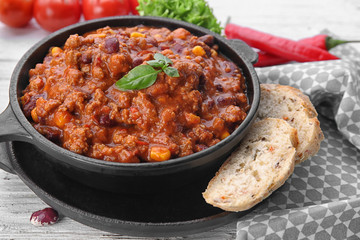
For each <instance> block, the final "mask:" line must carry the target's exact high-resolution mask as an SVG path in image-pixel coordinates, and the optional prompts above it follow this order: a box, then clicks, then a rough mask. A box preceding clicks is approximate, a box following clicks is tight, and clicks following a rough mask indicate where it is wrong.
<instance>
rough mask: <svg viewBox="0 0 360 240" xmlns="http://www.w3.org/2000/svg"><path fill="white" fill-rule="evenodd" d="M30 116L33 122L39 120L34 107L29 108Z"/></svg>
mask: <svg viewBox="0 0 360 240" xmlns="http://www.w3.org/2000/svg"><path fill="white" fill-rule="evenodd" d="M31 118H32V119H33V120H34V122H36V123H38V122H39V117H38V115H37V112H36V108H34V109H33V110H31Z"/></svg>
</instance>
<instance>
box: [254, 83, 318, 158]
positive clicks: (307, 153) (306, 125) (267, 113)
mask: <svg viewBox="0 0 360 240" xmlns="http://www.w3.org/2000/svg"><path fill="white" fill-rule="evenodd" d="M260 87H261V100H260V106H259V111H258V119H264V118H268V117H271V118H281V119H284V120H286V121H287V122H288V123H289V124H290V125H291V126H292V127H294V128H296V129H297V132H298V136H299V145H298V147H297V149H296V152H297V153H296V162H295V163H296V164H298V163H301V162H303V161H305V160H306V159H308V158H309V157H311V156H313V155H315V154H316V153H317V152H318V151H319V149H320V143H321V141H322V140H323V139H324V135H323V133H322V131H321V128H320V123H319V120H318V119H317V112H316V110H315V108H314V106H313V105H312V103H311V102H310V99H309V98H308V96H306V95H305V94H303V93H302V92H301V91H300V90H299V89H296V88H293V87H290V86H284V85H279V84H261V85H260Z"/></svg>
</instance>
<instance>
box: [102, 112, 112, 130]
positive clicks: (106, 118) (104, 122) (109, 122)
mask: <svg viewBox="0 0 360 240" xmlns="http://www.w3.org/2000/svg"><path fill="white" fill-rule="evenodd" d="M99 123H100V124H101V125H103V126H106V127H111V126H112V125H113V121H112V120H111V119H110V117H109V114H103V115H100V117H99Z"/></svg>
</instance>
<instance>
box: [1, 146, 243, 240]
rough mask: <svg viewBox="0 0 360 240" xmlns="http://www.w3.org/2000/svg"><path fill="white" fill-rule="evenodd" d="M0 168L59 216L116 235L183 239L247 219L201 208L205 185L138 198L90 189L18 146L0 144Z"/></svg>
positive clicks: (39, 155)
mask: <svg viewBox="0 0 360 240" xmlns="http://www.w3.org/2000/svg"><path fill="white" fill-rule="evenodd" d="M0 167H1V168H3V169H4V170H7V171H9V172H12V173H15V174H17V175H18V176H19V177H20V178H21V180H22V181H23V182H24V183H25V184H26V185H27V186H28V187H29V188H30V189H31V190H32V191H34V192H35V194H37V196H38V197H40V198H41V199H42V200H43V201H44V202H46V203H47V204H48V205H50V206H51V207H53V208H54V209H56V210H57V211H58V212H59V213H61V214H63V215H65V216H67V217H70V218H72V219H74V220H75V221H78V222H80V223H82V224H85V225H88V226H90V227H93V228H97V229H100V230H103V231H107V232H112V233H117V234H122V235H131V236H139V237H172V236H185V235H189V234H194V233H200V232H205V231H208V230H211V229H214V228H216V227H220V226H222V225H225V224H228V223H230V222H232V221H235V220H237V219H239V218H240V217H241V216H243V215H245V214H247V212H241V213H230V212H224V211H222V210H221V209H218V208H214V207H212V206H210V205H208V204H206V202H205V201H204V199H203V198H202V196H201V192H202V191H203V190H204V189H205V188H206V184H207V182H206V181H200V182H197V183H194V184H190V185H186V186H183V187H181V188H178V189H175V190H171V191H166V192H162V193H155V194H143V195H131V194H119V193H117V194H116V193H111V192H108V191H101V190H97V189H95V188H90V187H87V186H85V185H83V184H81V183H78V182H76V181H73V180H72V179H70V178H68V177H67V176H65V175H63V174H62V173H61V172H59V170H58V169H56V167H54V164H53V162H52V161H49V159H47V157H46V156H44V155H43V154H42V152H40V151H38V150H37V149H36V148H35V147H34V146H33V145H31V144H29V143H24V142H8V143H0ZM36 210H38V209H34V211H36ZM29 224H30V223H29Z"/></svg>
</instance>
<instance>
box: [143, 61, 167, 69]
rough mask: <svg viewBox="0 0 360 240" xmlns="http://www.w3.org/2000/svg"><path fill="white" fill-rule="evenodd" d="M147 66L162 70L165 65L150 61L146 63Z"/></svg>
mask: <svg viewBox="0 0 360 240" xmlns="http://www.w3.org/2000/svg"><path fill="white" fill-rule="evenodd" d="M146 62H147V64H149V65H150V66H152V67H154V68H161V67H163V66H164V64H163V63H161V62H159V61H158V60H150V61H146Z"/></svg>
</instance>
